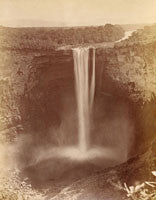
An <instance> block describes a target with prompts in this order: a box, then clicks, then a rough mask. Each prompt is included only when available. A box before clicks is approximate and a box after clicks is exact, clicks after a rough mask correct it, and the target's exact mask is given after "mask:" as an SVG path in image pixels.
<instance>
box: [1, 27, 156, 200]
mask: <svg viewBox="0 0 156 200" xmlns="http://www.w3.org/2000/svg"><path fill="white" fill-rule="evenodd" d="M106 28H108V29H109V31H108V32H111V31H110V30H112V32H111V33H112V35H111V34H110V35H109V34H108V36H109V37H104V36H105V34H106V33H107V30H106ZM6 30H8V34H6V35H5V37H3V38H2V40H1V43H2V45H1V55H0V63H1V72H0V73H1V74H0V75H1V80H0V89H1V93H2V95H1V110H0V112H1V127H0V128H1V136H4V138H5V139H6V140H7V141H8V140H9V142H11V144H13V145H12V146H13V153H15V154H13V155H14V156H15V157H14V158H15V163H16V165H17V166H18V168H19V169H20V178H21V180H24V178H28V180H29V182H30V183H31V185H32V187H33V188H35V189H39V190H41V189H47V188H50V190H51V191H50V195H51V196H52V197H55V198H56V199H57V198H58V199H59V198H61V199H66V193H65V192H64V193H63V194H62V193H59V192H60V191H63V189H64V188H66V187H67V190H70V191H75V190H74V189H73V188H74V187H76V188H77V187H78V185H79V187H78V188H79V189H78V190H79V191H81V189H82V188H85V190H84V192H83V191H81V192H80V193H81V195H82V196H83V194H84V196H85V195H86V193H85V191H89V192H90V193H92V190H93V189H94V186H95V188H96V189H97V191H98V192H97V193H99V194H101V193H102V190H103V188H104V187H106V188H107V185H106V186H104V185H105V184H106V183H107V184H108V182H109V181H110V180H111V178H110V177H111V175H109V173H112V174H113V177H115V178H114V179H115V180H116V176H117V177H118V179H117V181H118V180H122V181H123V182H127V181H129V182H130V183H131V182H133V180H134V179H135V178H136V177H134V176H135V175H134V174H135V173H134V174H132V173H131V171H132V172H136V171H137V169H138V168H139V167H140V166H141V169H146V173H147V177H148V174H149V170H151V169H153V168H154V165H153V159H152V158H151V157H150V156H151V155H152V154H153V153H154V150H152V153H151V154H150V153H149V152H151V151H149V149H151V148H152V149H154V148H153V146H152V145H151V143H152V142H154V139H155V134H154V133H155V132H154V130H155V129H154V125H153V124H154V119H155V118H154V117H151V116H155V115H154V114H155V112H154V109H151V108H149V107H150V106H152V105H155V104H154V103H152V101H153V102H154V100H151V99H152V96H154V95H155V94H156V92H155V91H156V88H155V75H156V71H155V64H156V59H155V55H156V42H155V41H156V40H155V36H154V35H155V34H154V33H156V28H155V25H153V26H152V27H145V28H144V29H140V30H137V31H136V32H133V33H132V35H131V36H130V37H129V38H127V39H125V40H123V41H122V40H121V38H123V37H124V31H123V30H122V29H121V28H120V27H113V26H112V25H107V27H105V28H104V27H97V30H98V31H96V27H95V28H94V29H93V30H92V29H91V30H92V31H94V32H96V33H99V32H100V33H101V34H100V35H98V36H97V35H96V34H95V35H94V34H93V35H94V36H97V38H96V37H95V38H94V37H93V35H92V34H91V32H92V31H89V28H86V29H85V28H82V29H81V28H80V29H79V30H78V34H76V31H74V29H73V30H70V29H67V30H64V31H63V33H62V30H61V29H60V30H52V32H53V31H54V32H55V34H56V35H57V33H59V34H60V36H59V37H60V38H59V37H58V40H57V42H56V43H57V44H58V45H56V44H55V45H56V46H57V47H56V46H55V45H54V46H53V45H52V43H50V41H51V39H48V38H49V37H48V36H49V35H48V34H50V32H51V30H48V28H47V29H46V28H45V30H42V29H34V30H33V29H31V30H30V29H29V28H28V29H23V30H22V29H20V30H18V29H17V30H16V29H11V28H8V29H7V28H3V27H1V30H0V31H1V32H6ZM16 31H17V32H16ZM33 31H34V32H33ZM42 31H43V32H44V31H45V32H44V34H43V33H42ZM57 31H58V32H57ZM59 31H60V32H59ZM66 31H67V33H66ZM83 31H84V32H85V31H87V32H85V33H83ZM69 32H71V33H70V34H71V35H72V33H73V32H74V35H73V39H71V40H70V39H69V37H66V36H68V34H69ZM88 32H89V33H88ZM28 33H29V34H28ZM34 33H38V34H39V39H40V43H39V45H37V37H36V38H35V37H34V36H35V34H34ZM87 33H88V34H89V35H90V36H89V38H90V40H89V41H85V40H86V38H87V37H86V35H87ZM117 33H118V34H117ZM59 34H58V35H59ZM79 34H80V35H81V34H82V38H83V41H80V40H78V38H79ZM114 35H115V36H114ZM31 36H32V37H31ZM41 36H44V37H45V38H44V37H41ZM64 36H65V37H64ZM1 37H2V34H1ZM12 37H14V39H15V40H13V41H12V39H11V38H12ZM40 37H41V38H40ZM23 38H25V39H24V40H23ZM30 38H31V39H30ZM33 38H34V39H33ZM62 38H66V40H65V41H62V40H61V39H62ZM75 38H76V39H75ZM103 38H104V39H103ZM22 40H23V42H22ZM30 40H31V41H30ZM108 40H109V41H108ZM119 40H120V41H119ZM32 41H33V42H32ZM69 41H70V42H69ZM96 41H97V42H98V41H100V43H103V42H104V43H105V44H104V45H103V46H98V45H99V44H96ZM115 41H118V42H115ZM47 43H48V45H46V44H47ZM69 43H70V44H69ZM68 45H69V46H68ZM61 46H68V48H63V49H60V47H61ZM44 47H45V48H44ZM153 98H154V97H153ZM153 108H154V107H153ZM152 110H153V111H152ZM149 119H153V120H149ZM145 121H146V123H144V122H145ZM149 121H150V123H149ZM12 146H11V147H12ZM144 153H146V154H145V155H146V156H147V157H146V156H145V155H144ZM138 155H141V156H142V155H143V156H142V157H141V161H140V157H139V158H138ZM144 156H145V158H144ZM133 158H134V160H133ZM147 158H148V159H147ZM129 159H130V160H129ZM142 160H143V161H142ZM126 161H127V162H126ZM124 162H126V163H125V164H121V163H124ZM138 163H139V164H138ZM140 163H141V164H140ZM142 163H143V164H142ZM151 163H152V164H151ZM119 164H121V165H119ZM117 165H118V166H117ZM122 166H124V167H122ZM130 166H131V167H132V170H129V171H128V169H129V167H130ZM135 166H136V168H135ZM144 166H145V168H144ZM112 167H114V168H112ZM120 167H121V168H120ZM111 170H114V171H115V172H114V171H111ZM124 170H125V171H126V170H127V171H128V172H125V171H124ZM108 171H109V172H108ZM107 172H108V174H107ZM114 173H115V175H114ZM124 173H125V174H126V175H125V174H124ZM123 174H124V175H125V176H124V175H123ZM105 176H106V177H105ZM143 176H144V175H142V174H141V172H140V171H139V172H138V173H137V178H138V179H139V180H143ZM102 177H104V178H102ZM123 177H124V178H123ZM83 178H84V179H86V181H85V180H84V182H83ZM94 178H95V180H96V183H95V182H94ZM81 179H82V182H81V181H80V182H78V183H77V181H79V180H81ZM108 179H109V180H108ZM97 180H99V181H97ZM87 181H88V182H89V181H91V184H89V186H88V185H87V184H88V183H86V182H87ZM73 183H75V185H74V184H73ZM79 183H80V184H79ZM85 183H86V185H87V186H84V185H85ZM71 184H73V185H71ZM51 185H55V186H56V188H55V187H54V188H51ZM60 185H61V186H60ZM110 185H111V183H110ZM68 186H70V187H69V188H68ZM110 187H111V188H112V186H110ZM88 188H89V189H88ZM99 188H100V192H101V193H100V192H99ZM54 190H55V191H54ZM78 193H79V192H78ZM57 194H58V197H57ZM55 195H56V196H55ZM59 195H63V197H62V196H61V197H60V196H59ZM67 195H68V194H67ZM86 198H87V197H86ZM84 199H85V198H84Z"/></svg>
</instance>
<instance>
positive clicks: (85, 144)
mask: <svg viewBox="0 0 156 200" xmlns="http://www.w3.org/2000/svg"><path fill="white" fill-rule="evenodd" d="M73 58H74V73H75V90H76V100H77V112H78V136H79V137H78V138H79V144H78V145H79V148H80V150H81V151H83V152H86V151H87V150H88V148H89V133H90V122H91V114H92V109H93V103H94V93H95V49H93V66H92V75H91V82H90V84H89V48H87V47H85V48H82V47H80V48H75V49H73Z"/></svg>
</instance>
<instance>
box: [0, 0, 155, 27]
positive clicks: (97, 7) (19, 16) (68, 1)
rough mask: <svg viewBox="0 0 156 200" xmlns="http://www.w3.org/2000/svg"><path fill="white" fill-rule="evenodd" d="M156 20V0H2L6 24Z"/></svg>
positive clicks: (0, 15)
mask: <svg viewBox="0 0 156 200" xmlns="http://www.w3.org/2000/svg"><path fill="white" fill-rule="evenodd" d="M105 23H113V24H116V23H117V24H127V23H156V0H0V24H2V25H6V26H80V25H102V24H105Z"/></svg>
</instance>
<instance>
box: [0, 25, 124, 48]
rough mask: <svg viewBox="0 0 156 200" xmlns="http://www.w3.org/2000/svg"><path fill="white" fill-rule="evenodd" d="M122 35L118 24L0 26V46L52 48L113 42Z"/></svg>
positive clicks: (122, 32) (122, 31)
mask: <svg viewBox="0 0 156 200" xmlns="http://www.w3.org/2000/svg"><path fill="white" fill-rule="evenodd" d="M123 36H124V30H123V29H122V28H121V27H120V26H114V25H111V24H106V25H105V26H97V27H96V26H91V27H72V28H7V27H0V46H1V48H9V49H39V50H40V49H44V50H48V49H52V48H54V47H58V46H62V45H78V44H85V43H89V44H90V43H101V42H113V41H116V40H119V39H121V38H122V37H123Z"/></svg>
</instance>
